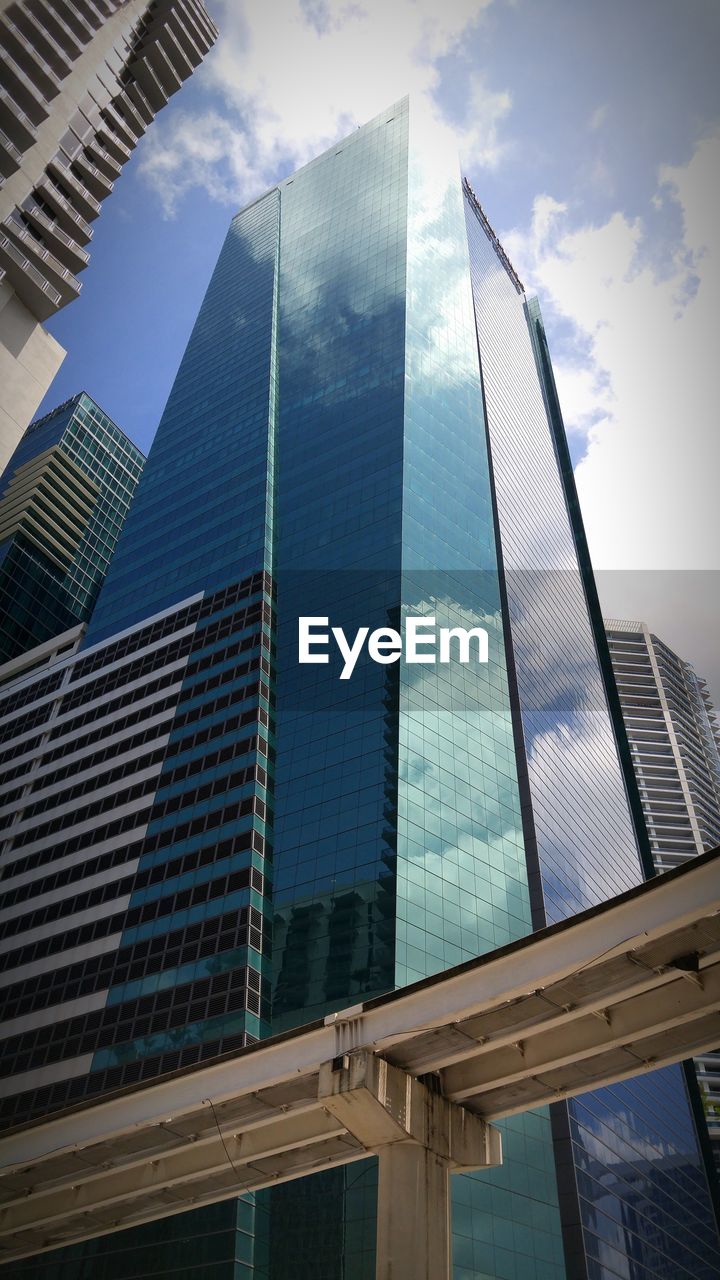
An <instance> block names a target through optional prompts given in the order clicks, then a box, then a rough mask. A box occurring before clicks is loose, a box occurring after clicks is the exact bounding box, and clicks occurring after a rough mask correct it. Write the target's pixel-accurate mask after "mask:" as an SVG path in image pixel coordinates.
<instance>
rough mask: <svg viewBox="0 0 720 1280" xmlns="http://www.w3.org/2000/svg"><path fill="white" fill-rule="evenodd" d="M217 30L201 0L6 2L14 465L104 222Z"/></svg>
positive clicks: (8, 372) (8, 334)
mask: <svg viewBox="0 0 720 1280" xmlns="http://www.w3.org/2000/svg"><path fill="white" fill-rule="evenodd" d="M216 35H217V31H216V28H215V26H214V25H213V23H212V21H211V20H210V18H209V16H208V14H207V12H206V10H205V8H204V6H203V4H202V3H201V2H200V0H154V2H153V3H149V2H148V0H74V2H73V3H69V2H67V0H10V2H9V3H8V0H2V3H0V388H2V390H1V392H0V468H2V467H4V466H5V464H6V463H7V461H8V458H9V457H10V454H11V453H12V452H13V450H14V448H15V446H16V445H17V443H18V441H19V440H20V437H21V436H22V434H23V432H24V431H25V428H26V427H27V425H28V423H29V422H30V420H31V418H32V416H33V414H34V413H35V411H36V409H37V407H38V405H39V404H40V401H41V400H42V399H43V397H44V395H45V393H46V392H47V390H48V388H49V386H50V383H51V382H52V379H53V378H54V376H55V374H56V373H57V370H58V368H59V366H60V364H61V362H62V359H63V356H64V354H65V353H64V351H63V349H62V347H61V346H60V345H59V343H58V342H56V340H55V339H54V338H53V337H52V336H51V335H50V334H49V333H47V331H46V330H45V329H44V327H43V324H44V322H45V321H46V320H48V319H49V318H50V317H51V316H52V315H54V314H55V312H56V311H58V310H59V309H60V308H61V307H64V306H66V305H67V303H68V302H72V301H73V299H74V298H76V297H77V296H78V294H79V292H80V282H79V280H78V278H77V277H78V276H79V274H80V272H81V271H82V270H83V269H84V268H85V266H86V265H87V262H88V257H89V253H88V245H89V243H90V240H91V237H92V227H91V224H92V222H93V220H94V219H95V218H96V217H97V216H98V214H99V213H100V208H101V205H102V201H103V200H104V199H105V198H106V196H108V195H109V194H110V192H111V191H112V189H113V183H114V182H115V180H116V178H117V177H118V176H119V175H120V173H121V172H122V167H123V165H124V164H125V162H126V161H127V160H128V159H129V157H130V155H131V153H132V151H133V149H134V148H135V146H136V145H137V143H138V142H139V140H140V138H141V137H142V135H143V134H144V132H145V130H146V129H147V127H148V125H149V124H150V123H151V122H152V121H153V119H154V118H155V115H156V114H157V112H158V111H160V110H161V108H162V107H163V106H164V105H165V103H166V102H167V101H168V99H169V98H170V96H171V95H172V94H173V93H175V92H176V90H178V89H179V88H180V87H181V85H182V82H183V81H184V80H186V79H187V77H188V76H190V75H191V74H192V72H193V70H194V69H195V68H196V67H197V66H198V65H199V64H200V62H201V61H202V59H203V57H204V56H205V54H206V53H207V52H208V50H209V49H210V48H211V46H212V44H213V42H214V40H215V38H216Z"/></svg>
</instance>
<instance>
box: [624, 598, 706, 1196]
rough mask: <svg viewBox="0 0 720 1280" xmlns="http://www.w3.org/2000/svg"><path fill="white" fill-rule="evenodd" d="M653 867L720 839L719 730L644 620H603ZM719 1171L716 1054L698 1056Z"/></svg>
mask: <svg viewBox="0 0 720 1280" xmlns="http://www.w3.org/2000/svg"><path fill="white" fill-rule="evenodd" d="M605 626H606V628H607V635H608V641H609V644H610V655H611V658H612V664H613V670H614V672H615V679H616V681H617V686H618V692H619V694H620V702H621V705H622V712H623V717H624V720H625V726H626V729H627V735H628V740H629V743H630V749H631V751H632V755H633V763H634V765H635V773H636V776H637V780H638V786H639V789H640V797H641V799H642V804H643V809H644V811H645V818H646V822H647V827H648V833H649V836H650V844H651V847H652V855H653V861H654V863H655V867H656V869H657V870H658V871H667V870H670V869H671V868H672V867H677V866H679V865H680V863H681V862H685V861H686V860H687V859H688V858H692V857H694V856H695V855H696V854H698V853H703V852H704V851H705V850H706V849H714V848H715V847H716V846H717V845H718V844H720V730H719V729H718V721H717V715H716V712H715V708H714V707H713V705H712V702H711V700H710V695H709V693H708V688H707V684H706V682H705V681H704V680H703V679H702V678H701V677H700V676H698V675H697V673H696V672H695V671H694V669H693V667H692V666H691V664H690V663H689V662H685V660H684V659H683V658H681V657H679V656H678V654H677V653H675V652H674V651H673V650H672V649H671V648H670V647H669V645H667V644H665V642H664V641H663V640H661V639H660V638H659V636H656V635H654V634H653V633H652V632H651V631H650V628H649V627H648V625H647V623H645V622H626V621H623V620H620V619H615V618H612V619H608V620H607V621H606V623H605ZM695 1065H696V1069H697V1074H698V1082H699V1084H700V1089H701V1092H702V1095H703V1101H704V1105H705V1114H706V1117H707V1122H708V1130H709V1133H710V1139H711V1142H712V1146H713V1154H714V1158H715V1164H716V1167H717V1169H718V1171H719V1172H720V1052H718V1053H713V1054H707V1055H705V1056H704V1057H703V1058H701V1059H698V1060H697V1061H696V1064H695Z"/></svg>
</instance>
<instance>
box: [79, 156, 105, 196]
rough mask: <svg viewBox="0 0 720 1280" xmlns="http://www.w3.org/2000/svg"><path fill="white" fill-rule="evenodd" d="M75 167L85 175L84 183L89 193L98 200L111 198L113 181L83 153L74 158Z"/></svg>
mask: <svg viewBox="0 0 720 1280" xmlns="http://www.w3.org/2000/svg"><path fill="white" fill-rule="evenodd" d="M73 165H75V166H76V167H77V168H78V169H79V170H80V172H81V173H82V175H83V182H84V183H85V186H86V187H87V189H88V191H89V192H90V193H91V194H92V195H93V196H94V197H95V198H96V199H97V200H104V199H105V198H106V197H107V196H109V195H110V194H111V192H112V189H113V183H112V179H111V178H108V177H107V176H106V175H105V174H104V173H103V172H102V170H101V169H98V167H97V165H95V164H93V163H92V161H91V160H89V159H88V157H87V156H86V155H85V153H84V152H83V151H78V153H77V155H76V156H74V157H73Z"/></svg>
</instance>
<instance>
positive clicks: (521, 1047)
mask: <svg viewBox="0 0 720 1280" xmlns="http://www.w3.org/2000/svg"><path fill="white" fill-rule="evenodd" d="M718 1044H720V850H716V851H714V852H712V853H709V854H705V855H704V856H702V857H699V858H697V859H694V860H693V861H692V862H690V863H687V864H686V865H685V866H682V867H679V868H678V869H677V870H675V871H672V872H669V873H668V874H666V875H664V876H661V877H659V878H657V879H655V880H652V881H650V882H648V883H647V884H644V885H641V886H639V887H638V888H636V889H632V890H630V891H629V892H628V893H625V894H623V895H622V896H621V897H619V898H615V899H613V900H612V901H611V902H609V903H606V904H603V905H602V906H599V907H595V908H593V909H591V910H589V911H586V912H584V913H583V914H581V915H579V916H575V917H573V918H572V919H570V920H568V921H564V922H563V923H561V924H558V925H554V926H553V927H551V928H549V929H545V930H543V931H542V932H540V933H536V934H533V935H530V936H529V937H527V938H523V939H521V940H520V941H519V942H516V943H513V944H511V945H510V946H507V947H503V948H501V949H500V950H499V951H494V952H491V953H490V954H489V955H485V956H480V957H478V958H477V959H476V960H471V961H469V962H468V963H466V964H463V965H460V966H458V967H457V968H455V969H451V970H449V971H446V972H445V973H442V974H438V975H437V976H436V977H432V978H429V979H426V980H425V981H423V982H419V983H416V984H415V985H414V986H412V987H408V988H405V989H404V990H402V991H399V992H393V993H391V994H389V995H386V996H382V997H380V998H379V999H376V1000H371V1001H367V1002H366V1003H364V1004H358V1005H355V1006H353V1007H352V1008H348V1009H344V1010H343V1011H342V1012H340V1013H336V1014H332V1015H330V1016H329V1017H327V1018H325V1019H324V1020H322V1021H317V1022H313V1023H311V1024H309V1025H307V1026H303V1027H299V1028H298V1029H297V1030H295V1031H291V1032H288V1033H286V1034H284V1035H279V1036H275V1037H273V1038H272V1039H270V1040H266V1041H263V1042H261V1043H260V1044H257V1045H253V1046H252V1047H250V1048H248V1049H245V1050H242V1051H240V1052H234V1053H232V1054H228V1055H225V1056H223V1057H220V1058H217V1059H215V1060H214V1061H213V1062H211V1063H209V1064H207V1065H204V1066H202V1067H193V1068H189V1069H185V1070H183V1071H179V1072H176V1073H174V1074H172V1075H168V1076H165V1077H164V1078H162V1079H161V1080H159V1081H153V1082H152V1083H149V1084H145V1085H136V1086H132V1087H131V1088H128V1089H126V1090H123V1091H121V1092H119V1093H116V1094H114V1095H111V1096H108V1095H105V1096H104V1097H103V1098H102V1099H101V1100H99V1101H96V1102H92V1101H90V1102H87V1103H84V1104H81V1105H80V1106H77V1107H74V1108H72V1109H71V1110H69V1111H64V1112H60V1113H57V1114H55V1115H53V1116H50V1117H48V1118H47V1119H42V1120H39V1121H36V1122H34V1123H32V1124H29V1125H25V1126H23V1127H21V1128H17V1129H14V1130H10V1131H8V1132H6V1133H5V1134H4V1135H2V1136H0V1261H3V1262H4V1261H11V1260H13V1259H20V1258H23V1257H27V1256H29V1255H32V1254H37V1253H41V1252H43V1251H45V1250H49V1249H54V1248H57V1247H59V1246H61V1245H64V1244H69V1243H72V1242H76V1241H81V1240H85V1239H89V1238H91V1237H93V1236H98V1235H104V1234H106V1233H109V1232H113V1231H121V1230H123V1229H124V1228H126V1227H130V1226H133V1225H136V1224H138V1223H143V1222H150V1221H153V1220H154V1219H157V1218H162V1217H166V1216H168V1215H169V1214H175V1213H183V1212H185V1211H187V1210H188V1209H192V1208H197V1207H199V1206H200V1205H204V1204H210V1203H212V1202H213V1201H217V1200H222V1199H227V1198H230V1197H234V1196H237V1195H241V1194H243V1193H244V1192H248V1191H253V1190H257V1189H259V1188H261V1187H268V1186H272V1185H275V1184H276V1183H279V1182H285V1181H289V1180H291V1179H293V1178H300V1177H305V1176H306V1175H308V1174H312V1173H314V1172H317V1171H319V1170H321V1169H327V1168H329V1167H332V1166H334V1165H340V1164H349V1163H350V1162H352V1161H356V1160H362V1159H364V1158H365V1157H367V1156H368V1155H370V1154H374V1155H377V1156H378V1157H379V1194H378V1235H377V1277H378V1280H444V1278H445V1277H449V1275H450V1263H449V1212H450V1211H449V1175H450V1173H451V1172H461V1171H468V1170H471V1169H480V1168H486V1167H488V1166H490V1165H493V1164H498V1163H500V1162H501V1160H502V1151H501V1143H500V1135H499V1132H498V1131H497V1129H495V1128H494V1127H493V1125H492V1123H491V1122H492V1121H493V1120H497V1119H499V1118H500V1117H502V1116H508V1115H512V1114H514V1113H515V1112H519V1111H526V1110H528V1109H530V1108H533V1107H537V1106H540V1105H541V1104H544V1103H548V1102H552V1101H554V1100H556V1099H559V1098H567V1097H571V1096H573V1095H575V1094H579V1093H582V1092H584V1091H586V1090H589V1089H594V1088H597V1087H598V1086H600V1085H605V1084H610V1083H612V1082H613V1081H617V1080H623V1079H625V1078H626V1077H628V1076H632V1075H636V1074H638V1073H639V1072H641V1071H649V1070H653V1069H654V1068H656V1067H660V1066H663V1065H665V1064H668V1063H671V1062H676V1061H678V1060H679V1059H682V1058H687V1057H691V1056H693V1055H695V1054H698V1053H701V1052H703V1051H707V1050H709V1049H711V1048H715V1047H716V1046H717V1045H718Z"/></svg>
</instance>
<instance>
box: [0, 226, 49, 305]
mask: <svg viewBox="0 0 720 1280" xmlns="http://www.w3.org/2000/svg"><path fill="white" fill-rule="evenodd" d="M0 269H2V270H3V271H4V273H5V276H6V278H7V280H8V283H9V284H10V285H12V288H13V289H14V290H15V293H16V294H17V296H18V297H19V299H20V301H21V302H23V303H24V304H25V306H26V307H27V308H28V310H29V311H30V312H31V313H32V314H33V315H34V316H35V317H36V318H37V319H38V320H40V321H43V320H48V319H49V318H50V316H51V315H54V314H55V312H56V311H57V310H58V308H59V307H61V306H62V298H61V295H60V292H59V290H58V289H54V288H53V286H52V285H51V284H50V281H49V280H48V279H47V278H46V277H45V276H43V274H42V273H41V272H40V271H38V270H37V268H36V267H35V266H33V263H32V262H31V261H30V259H29V258H28V256H27V254H25V253H24V252H23V250H22V249H19V248H18V247H17V245H15V244H14V243H13V241H12V240H11V239H10V237H9V236H8V235H6V234H5V232H4V231H2V230H1V229H0Z"/></svg>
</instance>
